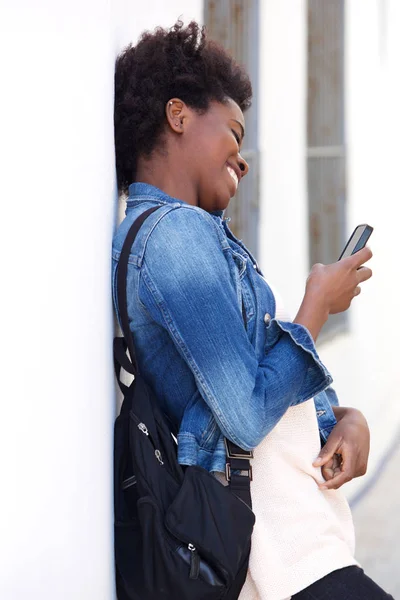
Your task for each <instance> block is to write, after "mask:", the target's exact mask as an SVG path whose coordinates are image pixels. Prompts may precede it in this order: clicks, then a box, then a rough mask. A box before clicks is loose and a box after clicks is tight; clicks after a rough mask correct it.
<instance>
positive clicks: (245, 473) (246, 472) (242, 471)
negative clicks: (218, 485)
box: [225, 463, 253, 481]
mask: <svg viewBox="0 0 400 600" xmlns="http://www.w3.org/2000/svg"><path fill="white" fill-rule="evenodd" d="M231 474H232V469H231V465H230V463H226V465H225V477H226V480H227V481H230V480H231ZM238 475H239V477H249V479H250V481H253V467H252V466H251V465H250V466H249V467H248V468H246V469H240V474H238Z"/></svg>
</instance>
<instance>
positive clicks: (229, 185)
mask: <svg viewBox="0 0 400 600" xmlns="http://www.w3.org/2000/svg"><path fill="white" fill-rule="evenodd" d="M175 122H177V121H175ZM179 126H180V128H181V133H182V135H181V136H179V137H178V140H179V141H178V140H177V141H178V145H179V154H180V160H181V162H182V161H183V163H184V169H185V173H186V174H187V175H189V178H190V181H191V183H193V185H194V186H195V194H196V199H197V204H198V206H200V207H201V208H203V209H204V210H206V211H208V212H212V211H215V210H224V209H225V208H226V207H227V206H228V204H229V201H230V199H231V198H232V196H234V195H235V194H236V190H237V187H238V185H239V184H240V180H241V178H242V177H244V176H245V175H246V174H247V172H248V165H247V163H246V161H245V160H244V159H243V158H242V157H241V155H240V148H241V145H242V141H243V136H244V130H245V123H244V117H243V113H242V111H241V109H240V108H239V106H238V105H237V104H236V102H234V101H233V100H230V99H228V100H227V101H226V102H225V103H224V104H221V103H219V102H212V103H211V104H210V107H209V109H208V110H207V112H206V113H203V114H201V113H200V114H199V113H198V112H196V111H195V110H193V109H190V108H188V107H187V106H186V105H185V106H184V109H183V110H182V112H181V114H180V117H179Z"/></svg>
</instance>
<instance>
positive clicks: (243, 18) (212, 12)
mask: <svg viewBox="0 0 400 600" xmlns="http://www.w3.org/2000/svg"><path fill="white" fill-rule="evenodd" d="M204 23H205V25H206V27H207V30H208V33H209V36H210V37H211V38H212V39H214V40H216V41H218V42H219V43H220V44H222V45H223V46H224V47H225V48H226V49H227V50H229V52H231V54H232V55H233V56H234V58H235V59H236V60H237V61H238V62H239V63H241V64H243V65H244V66H245V67H246V69H247V72H248V73H249V76H250V79H251V82H252V85H253V104H252V106H251V108H250V109H249V110H248V111H247V112H246V115H245V118H246V136H245V138H244V142H243V150H242V156H243V158H244V159H245V160H246V161H247V162H248V164H249V173H248V175H247V176H246V177H245V178H244V179H243V181H242V182H241V184H240V186H239V189H238V193H237V194H236V196H235V198H233V199H232V200H231V202H230V205H229V208H228V209H227V210H226V216H227V217H230V219H231V222H230V224H229V226H230V228H231V229H232V231H233V232H234V234H235V235H236V236H237V237H238V238H239V239H242V240H243V242H244V243H245V244H246V246H247V247H248V248H249V250H251V251H252V252H253V253H254V254H256V255H257V250H258V222H259V218H258V217H259V185H258V181H259V174H258V135H257V83H258V0H205V2H204Z"/></svg>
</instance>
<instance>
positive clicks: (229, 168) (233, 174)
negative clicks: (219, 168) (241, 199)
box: [226, 165, 239, 189]
mask: <svg viewBox="0 0 400 600" xmlns="http://www.w3.org/2000/svg"><path fill="white" fill-rule="evenodd" d="M226 168H227V169H228V173H229V175H230V176H231V177H232V179H233V181H234V183H235V188H236V189H237V187H238V185H239V179H238V176H237V175H236V173H235V171H234V170H233V169H232V167H230V166H229V165H227V167H226Z"/></svg>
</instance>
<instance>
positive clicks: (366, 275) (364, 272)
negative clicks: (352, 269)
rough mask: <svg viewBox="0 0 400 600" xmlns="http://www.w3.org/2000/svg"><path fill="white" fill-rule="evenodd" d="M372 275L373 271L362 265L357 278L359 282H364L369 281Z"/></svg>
mask: <svg viewBox="0 0 400 600" xmlns="http://www.w3.org/2000/svg"><path fill="white" fill-rule="evenodd" d="M370 277H372V271H371V269H369V268H368V267H360V268H359V269H357V280H358V283H362V282H363V281H367V279H370Z"/></svg>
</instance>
